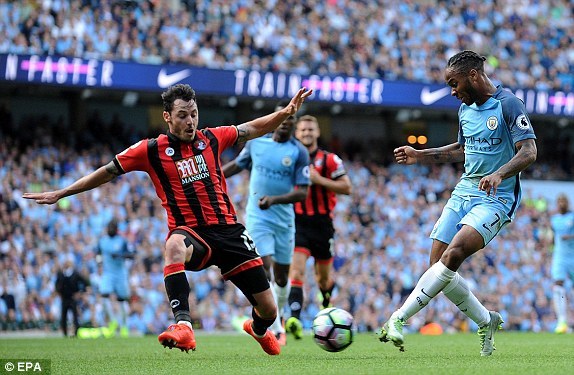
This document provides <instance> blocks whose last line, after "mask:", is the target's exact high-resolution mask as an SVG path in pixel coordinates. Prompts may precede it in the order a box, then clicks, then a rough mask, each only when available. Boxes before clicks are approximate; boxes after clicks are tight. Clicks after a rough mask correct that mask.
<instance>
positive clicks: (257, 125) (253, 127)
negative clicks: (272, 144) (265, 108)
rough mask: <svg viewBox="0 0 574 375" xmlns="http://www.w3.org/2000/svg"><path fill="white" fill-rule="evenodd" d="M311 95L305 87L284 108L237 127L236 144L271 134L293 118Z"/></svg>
mask: <svg viewBox="0 0 574 375" xmlns="http://www.w3.org/2000/svg"><path fill="white" fill-rule="evenodd" d="M312 93H313V90H307V89H306V88H305V87H302V88H300V89H299V91H297V93H296V94H295V96H293V98H291V101H290V102H289V104H287V106H285V107H284V108H281V109H280V110H278V111H276V112H273V113H270V114H268V115H266V116H263V117H259V118H256V119H255V120H252V121H249V122H245V123H243V124H241V125H238V126H237V131H238V132H239V136H238V138H237V142H238V143H242V142H246V141H248V140H250V139H253V138H257V137H261V136H262V135H265V134H267V133H269V132H272V131H273V130H275V128H277V127H278V126H279V125H281V123H282V122H283V121H285V120H286V119H287V118H288V117H289V116H293V115H294V114H295V113H297V111H298V110H299V109H300V108H301V105H303V102H304V101H305V99H307V98H308V97H309V96H310V95H311V94H312Z"/></svg>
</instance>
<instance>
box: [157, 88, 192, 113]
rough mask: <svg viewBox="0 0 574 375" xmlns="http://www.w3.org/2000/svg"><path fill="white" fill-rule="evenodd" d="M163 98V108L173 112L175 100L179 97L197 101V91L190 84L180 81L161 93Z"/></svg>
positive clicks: (187, 100)
mask: <svg viewBox="0 0 574 375" xmlns="http://www.w3.org/2000/svg"><path fill="white" fill-rule="evenodd" d="M161 98H162V100H163V110H164V111H166V112H171V110H172V109H173V102H175V101H176V100H177V99H181V100H185V101H186V102H189V101H190V100H193V101H195V91H194V90H193V89H192V88H191V86H190V85H186V84H184V83H178V84H177V85H173V86H170V87H169V88H168V89H167V90H165V91H164V92H163V93H162V94H161Z"/></svg>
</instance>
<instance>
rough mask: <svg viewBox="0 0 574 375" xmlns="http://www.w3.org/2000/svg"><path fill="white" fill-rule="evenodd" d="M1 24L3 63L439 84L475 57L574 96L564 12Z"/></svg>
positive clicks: (31, 17)
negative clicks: (91, 61) (16, 57)
mask: <svg viewBox="0 0 574 375" xmlns="http://www.w3.org/2000/svg"><path fill="white" fill-rule="evenodd" d="M0 19H1V20H2V22H0V53H14V54H38V55H65V56H75V57H83V58H95V59H114V60H125V61H134V62H139V63H148V64H164V63H183V64H191V65H194V66H205V67H209V68H217V69H254V70H265V71H282V72H287V71H291V72H296V73H300V74H320V75H347V76H363V77H372V78H374V77H378V78H384V79H391V80H397V79H407V80H415V81H423V82H443V76H442V72H443V68H444V62H445V61H446V60H447V58H448V57H449V56H451V55H453V54H454V53H455V52H458V51H460V50H464V49H474V50H477V51H479V52H481V53H482V54H484V55H486V56H488V60H487V67H488V69H489V70H491V71H489V75H490V77H491V78H494V79H495V80H498V81H500V82H504V84H505V85H506V86H508V87H511V88H536V89H539V90H550V89H553V90H562V91H566V92H569V91H572V90H573V87H574V35H573V34H572V32H571V30H572V29H573V28H574V3H572V1H568V0H551V1H537V0H511V1H504V2H498V1H493V0H487V1H477V0H452V1H438V0H423V1H402V0H382V1H357V0H328V1H318V0H305V1H299V2H296V3H294V4H293V5H289V3H288V2H282V1H277V0H267V1H255V0H240V1H228V0H199V1H197V0H181V1H178V0H171V1H157V0H131V1H126V0H123V1H122V0H118V1H114V0H72V1H68V0H22V1H10V0H0ZM470 47H472V48H470Z"/></svg>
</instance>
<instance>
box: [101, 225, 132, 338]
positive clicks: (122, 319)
mask: <svg viewBox="0 0 574 375" xmlns="http://www.w3.org/2000/svg"><path fill="white" fill-rule="evenodd" d="M97 253H98V255H99V256H100V257H101V261H102V270H103V273H102V281H101V285H100V294H101V295H102V298H103V302H104V312H105V315H106V317H107V323H108V327H107V328H108V329H107V330H103V331H104V336H106V337H112V336H115V334H116V331H117V329H118V326H119V328H120V335H121V336H122V337H127V336H129V330H128V326H127V317H128V314H129V311H128V310H129V305H128V300H129V298H130V287H129V280H128V278H129V269H128V265H127V262H126V260H127V259H133V258H134V252H133V251H132V249H131V248H130V246H129V244H128V241H127V240H126V239H125V238H124V237H123V236H122V235H120V233H119V232H118V221H117V220H116V219H112V220H110V222H109V223H108V226H107V234H106V235H105V236H103V237H102V238H100V239H99V240H98V248H97ZM112 294H113V295H115V298H116V300H117V302H118V305H119V310H120V313H119V317H118V315H117V314H116V313H115V312H114V311H115V309H114V306H113V305H114V304H113V303H112V300H111V295H112Z"/></svg>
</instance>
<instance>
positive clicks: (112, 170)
mask: <svg viewBox="0 0 574 375" xmlns="http://www.w3.org/2000/svg"><path fill="white" fill-rule="evenodd" d="M106 172H108V173H109V174H111V175H112V176H114V177H118V176H119V175H120V174H121V172H120V170H119V169H118V167H116V164H115V163H114V162H113V161H111V162H109V163H108V164H107V165H106Z"/></svg>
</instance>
